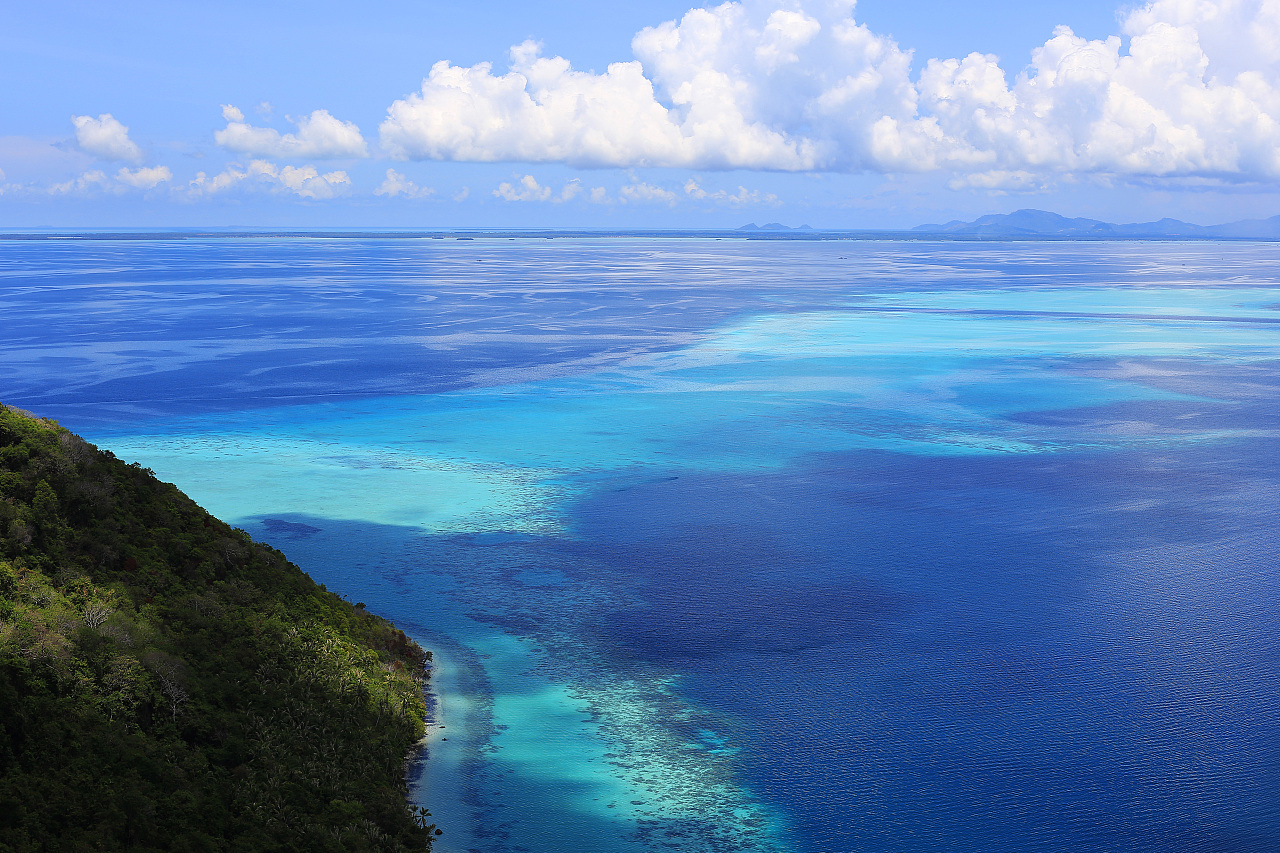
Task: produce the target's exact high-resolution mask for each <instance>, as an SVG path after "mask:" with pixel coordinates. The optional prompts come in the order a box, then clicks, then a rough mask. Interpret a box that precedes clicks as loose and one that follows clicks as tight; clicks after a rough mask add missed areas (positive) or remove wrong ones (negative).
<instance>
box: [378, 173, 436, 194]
mask: <svg viewBox="0 0 1280 853" xmlns="http://www.w3.org/2000/svg"><path fill="white" fill-rule="evenodd" d="M373 194H374V195H385V196H387V197H389V198H395V197H396V196H403V197H405V198H427V197H428V196H432V195H434V194H435V190H433V189H432V188H431V187H420V186H418V185H417V184H415V183H414V182H413V181H411V180H409V179H408V178H406V177H405V176H404V175H402V174H400V173H399V172H397V171H396V170H395V169H387V177H386V179H385V180H384V181H383V182H382V184H381V186H379V187H378V188H377V189H376V190H374V191H373Z"/></svg>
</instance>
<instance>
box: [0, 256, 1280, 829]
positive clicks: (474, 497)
mask: <svg viewBox="0 0 1280 853" xmlns="http://www.w3.org/2000/svg"><path fill="white" fill-rule="evenodd" d="M5 250H6V253H7V254H8V257H9V261H10V263H9V264H8V265H7V271H6V272H5V273H4V276H3V278H2V279H0V281H3V284H2V285H0V286H2V287H3V291H2V293H3V295H2V296H0V310H3V311H4V312H5V314H4V316H5V317H6V318H7V319H6V321H5V323H6V325H7V326H8V328H7V329H6V336H5V340H6V341H7V342H6V343H5V344H4V345H3V347H2V348H0V353H3V356H2V357H0V399H5V400H6V401H7V402H10V403H14V404H17V405H22V406H24V407H27V408H31V409H34V410H38V411H40V412H41V413H42V414H51V415H53V416H55V417H58V418H60V419H61V420H62V421H63V423H64V424H66V425H68V426H70V427H72V428H74V429H78V430H80V431H82V432H85V433H86V434H88V435H89V436H90V437H91V438H92V439H93V440H95V441H96V442H97V443H98V444H99V445H101V446H104V447H108V448H110V449H111V450H113V451H114V452H115V453H116V454H117V455H119V456H121V457H123V458H126V459H131V460H137V461H140V462H141V463H142V464H144V465H146V466H148V467H150V468H153V469H154V470H155V471H156V472H157V474H158V475H160V476H161V477H162V478H163V479H166V480H170V481H172V482H175V483H177V484H179V485H180V486H181V487H182V488H183V489H184V490H185V491H187V493H188V494H190V495H191V496H192V497H193V498H195V499H196V500H197V501H199V502H200V503H202V504H203V505H205V506H206V507H207V508H209V509H210V510H211V511H212V512H214V513H215V514H217V515H219V516H220V517H222V518H225V519H227V520H229V521H232V522H233V523H236V524H238V525H241V526H243V527H245V528H246V529H248V530H249V531H250V532H251V533H253V534H254V535H255V536H256V537H258V538H262V539H266V540H267V541H270V542H271V543H272V544H275V545H277V546H278V547H280V548H281V549H282V550H284V551H285V553H286V554H288V555H289V556H290V557H291V558H292V559H294V560H295V561H296V562H298V563H299V564H300V565H302V566H303V567H304V568H305V569H307V570H308V571H309V572H310V573H311V574H312V575H313V576H315V577H317V578H318V579H319V580H321V581H323V582H325V583H326V584H328V585H329V586H330V587H331V588H334V589H337V590H339V591H341V592H343V593H344V594H345V595H347V596H348V597H349V598H351V599H352V600H360V601H364V602H366V603H368V604H369V606H370V607H371V608H373V609H375V610H377V611H379V612H382V613H385V614H386V615H388V616H390V617H391V618H393V619H395V620H396V621H397V622H398V623H401V624H402V625H404V626H405V627H406V628H407V629H408V630H410V632H411V633H412V634H414V636H416V637H417V638H418V639H419V640H420V641H422V642H423V643H424V644H425V645H427V646H428V647H430V648H432V649H433V650H434V651H435V652H436V654H437V655H438V662H439V668H438V672H437V674H436V677H437V680H436V684H437V686H438V704H437V706H436V718H435V721H434V725H433V729H432V733H431V735H430V736H429V743H428V746H427V750H426V752H427V757H426V760H425V761H424V762H422V763H421V764H420V765H419V766H418V767H417V768H416V770H415V774H416V776H415V778H416V788H415V790H416V792H417V793H416V796H417V797H419V799H420V801H421V802H423V803H424V804H426V805H427V806H428V807H430V808H432V810H433V811H434V812H435V813H436V815H437V817H438V819H439V821H440V823H441V825H442V826H443V827H444V828H445V830H446V834H445V836H443V837H442V840H441V845H440V847H439V848H438V849H440V850H443V851H446V853H449V852H450V851H465V850H472V849H477V850H484V851H486V852H487V851H495V853H497V851H506V850H531V851H547V852H548V853H550V851H556V853H561V852H562V851H584V853H586V851H592V853H596V851H599V853H606V851H614V850H617V851H624V850H631V851H642V850H658V849H679V850H688V851H701V850H744V851H745V850H751V851H774V850H777V851H811V853H818V851H823V853H834V851H854V850H859V851H861V850H886V849H892V850H935V849H939V848H945V849H955V850H1026V849H1072V850H1152V851H1154V850H1169V849H1188V850H1190V849H1205V850H1212V849H1223V850H1267V849H1274V848H1276V847H1280V814H1278V813H1277V808H1276V805H1275V803H1274V797H1273V795H1272V794H1271V793H1270V792H1271V791H1272V790H1274V789H1275V786H1276V785H1277V784H1280V715H1278V714H1277V711H1276V708H1277V704H1276V700H1277V699H1280V695H1277V694H1280V688H1277V686H1276V679H1275V678H1274V676H1275V674H1276V672H1277V666H1278V665H1280V633H1277V631H1276V628H1277V627H1280V626H1278V625H1277V621H1280V620H1278V619H1277V613H1276V608H1275V607H1274V606H1273V605H1272V602H1274V601H1275V600H1276V596H1275V593H1276V592H1277V589H1276V588H1277V565H1278V561H1277V552H1278V550H1280V549H1278V548H1277V538H1276V536H1275V534H1274V531H1273V519H1274V517H1275V512H1276V509H1277V508H1278V507H1277V503H1278V502H1280V501H1278V500H1277V496H1278V495H1280V489H1277V488H1276V486H1277V478H1278V476H1277V475H1278V474H1280V472H1278V471H1277V470H1276V465H1277V463H1276V460H1277V458H1280V457H1277V455H1276V453H1275V449H1276V439H1277V437H1278V435H1280V433H1278V431H1277V423H1276V412H1277V411H1280V408H1277V405H1276V403H1277V397H1278V396H1280V389H1278V387H1277V385H1278V383H1277V380H1276V378H1275V365H1276V360H1277V358H1278V357H1280V311H1277V306H1280V281H1278V279H1277V276H1276V274H1275V272H1274V269H1275V261H1276V257H1275V253H1276V249H1274V248H1273V247H1271V246H1269V245H1258V246H1253V245H1243V244H1080V245H1070V244H1052V245H1050V244H1003V245H1002V244H994V245H969V244H948V243H936V244H911V243H896V244H895V243H846V244H839V243H779V244H773V243H771V244H766V245H759V244H750V243H740V242H733V241H724V242H720V241H709V240H705V241H703V240H598V241H593V240H578V241H551V243H550V244H548V243H544V242H542V241H512V242H509V243H508V242H505V241H504V242H502V243H485V242H483V241H474V242H468V243H467V244H465V245H463V244H455V243H447V242H444V243H442V242H432V241H395V240H383V241H377V240H360V239H351V240H333V241H314V242H313V241H288V240H279V241H271V240H253V241H251V240H243V241H237V240H227V241H213V240H211V241H203V242H201V241H190V242H183V243H166V242H157V243H147V244H126V243H118V244H112V243H107V244H103V245H98V246H67V245H65V244H62V245H56V246H55V245H50V246H44V245H32V246H18V247H12V248H11V247H9V246H6V247H5Z"/></svg>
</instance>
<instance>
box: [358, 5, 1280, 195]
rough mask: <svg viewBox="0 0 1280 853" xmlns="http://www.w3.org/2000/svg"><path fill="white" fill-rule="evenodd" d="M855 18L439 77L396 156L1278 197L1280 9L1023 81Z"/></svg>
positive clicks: (394, 136) (420, 98)
mask: <svg viewBox="0 0 1280 853" xmlns="http://www.w3.org/2000/svg"><path fill="white" fill-rule="evenodd" d="M853 12H854V2H853V0H792V2H785V3H783V2H778V1H777V0H774V2H767V0H741V1H740V2H727V3H723V4H721V5H718V6H715V7H713V8H706V9H693V10H691V11H689V12H687V13H686V14H685V15H684V16H683V17H681V18H680V19H679V20H678V21H668V22H666V23H664V24H661V25H659V26H655V27H650V28H646V29H645V30H642V31H641V32H640V33H638V34H637V35H636V37H635V38H634V40H633V41H632V51H633V53H634V56H635V59H634V60H632V61H627V62H617V63H614V64H612V65H610V66H608V68H607V69H606V70H605V71H604V72H603V73H591V72H584V71H578V70H575V69H574V68H573V67H572V65H571V64H570V62H569V61H568V60H567V59H564V58H562V57H545V56H543V55H542V53H541V50H540V48H539V46H538V45H537V44H535V43H532V42H525V43H524V44H521V45H518V46H516V47H514V48H512V50H511V54H510V60H509V68H508V69H507V71H506V72H505V73H501V72H498V71H495V70H494V67H493V66H492V64H490V63H480V64H478V65H473V66H470V67H464V66H456V65H453V64H451V63H449V62H438V63H436V64H435V65H434V66H433V67H432V68H431V71H430V74H429V75H428V76H427V78H426V79H425V80H424V81H423V84H422V87H421V89H420V90H419V91H417V92H415V93H413V94H410V95H408V96H406V97H405V98H402V99H400V100H397V101H396V102H394V103H393V104H392V105H391V106H390V108H389V109H388V111H387V117H386V119H385V120H384V121H383V122H382V124H381V126H380V129H379V132H380V136H381V141H382V144H383V146H384V147H385V148H386V149H387V151H388V152H389V153H390V154H391V155H392V156H394V157H398V158H403V159H440V160H470V161H519V162H534V163H538V162H557V163H567V164H571V165H578V166H590V167H639V166H667V167H687V168H697V169H738V168H748V169H773V170H787V171H807V170H819V171H851V172H856V171H880V172H920V171H930V170H948V171H950V172H952V173H954V175H955V178H954V181H955V182H956V183H957V185H965V186H975V187H990V188H1019V187H1029V186H1034V185H1037V184H1041V183H1043V182H1044V181H1046V180H1051V179H1054V178H1055V176H1065V175H1095V176H1103V177H1106V176H1119V177H1121V178H1138V179H1148V178H1168V179H1190V178H1194V179H1209V180H1229V181H1230V180H1265V179H1271V178H1275V177H1280V4H1278V3H1277V2H1276V0H1151V2H1147V3H1146V4H1144V5H1142V6H1140V7H1138V8H1135V9H1133V10H1132V11H1130V12H1129V13H1128V14H1127V16H1126V17H1125V19H1124V22H1123V26H1122V33H1121V34H1118V35H1116V36H1113V37H1111V38H1107V39H1101V40H1087V39H1084V38H1081V37H1079V36H1077V35H1076V34H1075V33H1074V32H1073V31H1072V30H1071V29H1070V28H1069V27H1066V26H1061V27H1059V28H1058V29H1057V30H1056V31H1054V32H1053V33H1052V35H1051V37H1050V38H1048V40H1047V41H1046V42H1045V43H1044V44H1043V45H1041V46H1040V47H1038V48H1036V49H1035V50H1034V51H1032V54H1031V63H1030V64H1029V65H1028V66H1026V67H1025V68H1010V67H1007V66H1002V65H1001V63H1000V61H999V60H998V59H997V57H995V56H991V55H984V54H977V53H974V54H970V55H968V56H966V57H963V58H952V59H930V60H928V61H927V62H924V63H923V64H922V65H921V66H920V68H919V70H918V72H917V71H915V70H913V65H912V55H911V53H910V52H909V51H906V50H904V49H902V48H900V47H899V46H898V45H897V44H896V43H895V42H894V41H893V40H891V39H889V38H887V37H885V36H882V35H879V34H877V33H874V32H872V31H871V30H869V29H868V28H867V27H866V26H865V25H863V24H860V23H858V22H857V21H856V20H855V18H854V15H853ZM1121 36H1124V37H1126V38H1127V39H1128V42H1127V43H1128V47H1127V48H1126V47H1125V41H1124V40H1123V39H1122V38H1121ZM512 191H513V192H516V193H517V194H519V193H521V192H525V191H524V190H520V189H518V188H516V187H513V188H512Z"/></svg>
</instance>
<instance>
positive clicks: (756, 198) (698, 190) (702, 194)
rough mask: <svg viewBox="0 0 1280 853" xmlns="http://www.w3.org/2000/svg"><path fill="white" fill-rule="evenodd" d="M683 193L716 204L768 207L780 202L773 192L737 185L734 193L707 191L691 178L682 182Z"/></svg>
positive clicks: (775, 205)
mask: <svg viewBox="0 0 1280 853" xmlns="http://www.w3.org/2000/svg"><path fill="white" fill-rule="evenodd" d="M684 192H685V195H687V196H689V197H690V198H692V199H696V200H698V201H713V202H716V203H718V204H728V205H731V206H732V207H743V206H747V205H752V206H754V205H764V206H768V207H777V206H778V205H779V204H781V202H780V201H779V200H778V197H777V196H776V195H774V194H773V193H762V192H760V190H749V189H747V188H746V187H744V186H741V185H739V186H738V191H737V192H736V193H730V192H728V191H727V190H714V191H712V192H708V191H707V190H705V189H703V188H702V186H701V185H700V184H699V183H698V182H697V181H696V180H694V179H693V178H690V179H689V180H687V181H685V183H684Z"/></svg>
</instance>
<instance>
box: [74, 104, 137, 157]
mask: <svg viewBox="0 0 1280 853" xmlns="http://www.w3.org/2000/svg"><path fill="white" fill-rule="evenodd" d="M71 123H72V124H74V125H75V127H76V144H77V145H79V146H80V150H81V151H84V152H85V153H86V154H91V155H93V156H94V157H96V158H98V159H99V160H124V161H126V162H129V163H141V162H142V149H141V148H139V147H138V146H137V144H136V143H135V142H134V141H133V140H132V139H130V138H129V128H128V127H126V126H124V125H123V124H121V123H120V122H119V121H117V120H116V118H115V117H114V116H112V115H111V113H103V114H102V115H100V116H98V117H97V118H93V117H92V116H72V117H71Z"/></svg>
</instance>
